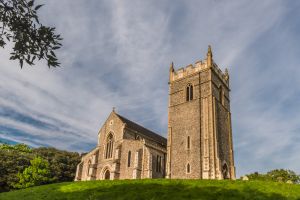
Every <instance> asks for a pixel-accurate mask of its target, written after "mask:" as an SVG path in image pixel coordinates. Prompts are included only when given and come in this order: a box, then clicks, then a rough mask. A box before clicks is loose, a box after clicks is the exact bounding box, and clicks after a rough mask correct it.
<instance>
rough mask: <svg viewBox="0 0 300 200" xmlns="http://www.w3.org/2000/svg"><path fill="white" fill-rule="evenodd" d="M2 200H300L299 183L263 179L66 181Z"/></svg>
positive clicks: (3, 196)
mask: <svg viewBox="0 0 300 200" xmlns="http://www.w3.org/2000/svg"><path fill="white" fill-rule="evenodd" d="M0 199H1V200H20V199H22V200H27V199H28V200H60V199H61V200H67V199H72V200H74V199H86V200H96V199H99V200H104V199H113V200H117V199H130V200H134V199H167V200H173V199H205V200H219V199H220V200H221V199H230V200H235V199H236V200H237V199H238V200H241V199H244V200H247V199H249V200H250V199H251V200H255V199H257V200H281V199H282V200H285V199H293V200H300V185H293V184H286V183H276V182H263V181H216V180H167V179H160V180H159V179H156V180H155V179H154V180H151V179H148V180H119V181H86V182H66V183H58V184H50V185H44V186H38V187H32V188H28V189H24V190H18V191H12V192H5V193H0Z"/></svg>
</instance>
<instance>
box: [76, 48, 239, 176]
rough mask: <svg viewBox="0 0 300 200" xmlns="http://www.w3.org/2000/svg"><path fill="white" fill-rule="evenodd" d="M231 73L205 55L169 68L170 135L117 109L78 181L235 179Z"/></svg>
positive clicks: (83, 164)
mask: <svg viewBox="0 0 300 200" xmlns="http://www.w3.org/2000/svg"><path fill="white" fill-rule="evenodd" d="M229 92H230V88H229V74H228V70H227V69H226V70H225V72H224V73H223V72H222V71H221V70H220V68H219V67H218V65H217V64H216V63H215V62H214V61H213V54H212V50H211V47H210V46H209V47H208V51H207V56H206V59H204V60H203V61H198V62H196V63H195V64H194V65H192V64H191V65H188V66H186V67H185V68H180V69H178V70H175V69H174V66H173V63H172V64H171V66H170V69H169V106H168V139H166V138H164V137H162V136H161V135H160V134H157V133H154V132H153V131H151V130H149V129H147V128H144V127H143V126H141V125H139V124H137V123H135V122H133V121H131V120H129V119H127V118H125V117H124V116H121V115H120V114H118V113H116V111H115V110H114V109H113V111H112V112H111V113H110V115H109V116H108V118H107V120H106V121H105V123H104V124H103V126H102V127H101V129H100V131H99V133H98V145H97V147H96V148H95V149H93V150H92V151H90V152H89V153H87V154H85V155H84V156H82V159H81V162H80V163H79V164H78V166H77V171H76V176H75V181H84V180H105V179H108V180H116V179H144V178H169V179H235V167H234V156H233V155H234V153H233V143H232V128H231V112H230V98H229Z"/></svg>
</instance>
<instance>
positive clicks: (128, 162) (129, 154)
mask: <svg viewBox="0 0 300 200" xmlns="http://www.w3.org/2000/svg"><path fill="white" fill-rule="evenodd" d="M130 162H131V151H128V158H127V167H130Z"/></svg>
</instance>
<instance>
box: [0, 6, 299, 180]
mask: <svg viewBox="0 0 300 200" xmlns="http://www.w3.org/2000/svg"><path fill="white" fill-rule="evenodd" d="M291 11H293V8H292V5H291V6H287V4H285V2H283V1H278V2H276V3H274V1H263V2H261V1H251V2H249V1H230V2H228V1H217V0H216V1H201V2H199V1H151V2H145V1H117V0H114V1H96V0H94V1H89V2H88V3H87V2H83V1H79V0H77V1H76V0H73V1H67V0H60V1H58V0H57V1H54V0H53V1H49V2H47V4H46V5H45V6H44V7H43V9H41V11H40V14H41V20H42V21H43V22H45V23H46V24H50V25H53V26H55V27H57V32H59V33H61V34H62V36H63V38H64V40H63V44H64V46H63V48H62V49H61V50H60V51H59V53H58V55H59V58H60V61H61V62H62V67H61V68H57V69H48V68H47V67H46V65H45V64H44V63H43V62H39V63H38V64H37V65H36V66H34V67H27V66H26V67H25V68H24V69H22V70H20V69H19V67H18V65H17V62H13V61H8V58H9V55H8V51H9V49H5V50H2V51H1V54H0V60H1V68H0V80H1V84H0V109H1V107H4V106H5V107H9V108H12V109H13V110H15V111H16V112H18V113H21V114H24V115H26V116H29V117H31V118H33V119H39V120H40V121H42V122H44V123H47V124H51V125H53V126H55V127H57V128H58V131H55V132H53V131H49V130H44V129H41V128H39V127H32V126H31V125H30V124H26V123H25V122H20V121H18V120H16V119H15V120H13V119H6V118H3V117H1V118H0V125H4V124H5V125H7V126H12V127H15V128H19V129H23V130H24V131H26V132H28V134H30V135H29V136H28V137H29V138H31V139H32V142H31V144H33V145H34V144H40V143H43V144H47V145H53V146H56V147H58V148H64V149H72V150H81V151H82V150H83V149H85V150H87V149H88V147H86V146H84V147H79V146H78V144H79V143H80V142H81V141H82V138H85V139H86V141H87V143H93V142H94V143H96V141H97V138H96V137H97V132H98V129H99V128H100V127H101V125H102V123H103V122H104V121H105V119H106V117H107V115H108V114H109V112H110V111H111V109H112V107H113V106H116V107H117V110H118V111H120V112H121V114H124V115H125V116H127V117H128V118H130V119H133V120H134V121H137V122H138V123H142V124H144V125H145V126H146V127H148V128H151V129H153V130H156V131H158V132H160V133H162V134H163V135H165V136H166V130H167V102H168V99H167V98H168V85H167V81H168V67H169V64H170V62H171V61H174V62H175V66H176V67H179V66H186V65H188V64H189V63H194V62H195V61H196V60H199V59H202V58H204V57H205V54H206V48H207V45H208V44H212V45H213V53H214V58H215V60H216V62H217V63H218V64H219V66H220V67H221V68H222V69H224V68H225V67H227V66H229V68H230V74H231V84H232V94H231V95H232V116H233V120H232V122H233V128H234V142H235V150H236V165H237V170H238V174H239V175H241V174H244V173H249V172H251V171H255V170H264V169H266V168H271V167H274V168H275V167H281V166H282V167H289V168H293V169H295V170H298V171H300V163H299V162H298V163H297V162H296V161H295V158H297V154H296V153H295V152H296V151H290V150H289V149H288V147H290V146H292V147H293V149H295V150H299V149H297V147H295V146H294V145H295V141H298V142H299V138H297V136H296V132H297V131H299V125H298V123H297V119H299V117H300V116H299V114H297V112H291V113H293V118H292V117H288V116H289V112H288V111H287V110H286V109H284V105H285V104H286V103H287V102H289V101H290V98H296V99H297V98H298V99H299V96H300V92H299V88H296V86H297V84H298V85H299V79H298V78H297V76H296V74H297V73H298V72H299V70H298V69H295V66H297V65H299V62H298V61H297V54H296V53H295V54H293V53H290V54H289V55H288V58H289V61H288V62H286V61H284V59H285V57H284V56H281V55H282V51H286V49H289V50H290V52H299V47H298V46H297V45H296V43H295V41H297V34H292V33H291V31H290V30H287V29H284V28H282V27H283V26H284V25H286V24H288V23H289V21H288V20H287V19H288V18H287V14H288V13H290V12H291ZM291 23H292V22H291ZM273 29H274V30H276V31H277V32H274V31H273ZM296 31H297V33H298V32H299V30H296ZM280 45H282V46H283V47H285V48H286V49H284V50H281V49H280V48H279V46H280ZM272 55H274V56H272ZM275 55H276V56H275ZM285 55H286V54H285ZM270 65H271V66H272V67H270ZM283 65H284V67H285V70H284V71H283V70H282V66H283ZM266 68H268V70H266ZM277 74H281V76H278V75H277ZM272 77H274V78H272ZM290 77H292V79H291V78H290ZM283 79H284V80H286V84H282V80H283ZM287 84H293V86H290V87H289V86H288V85H287ZM272 90H274V91H275V92H273V93H272V92H271V91H272ZM268 92H269V94H270V95H269V96H272V95H273V96H274V98H276V100H274V98H268V97H266V96H267V95H265V93H268ZM280 94H284V95H280ZM292 106H296V104H295V103H292ZM287 118H288V120H286V119H287ZM66 132H67V133H66ZM70 133H74V136H71V135H68V134H70ZM75 133H76V134H78V135H80V136H81V137H76V134H75ZM36 135H39V136H40V137H41V138H47V139H45V140H44V141H42V140H37V139H35V138H34V137H35V136H36ZM0 137H6V138H14V140H15V141H20V140H21V139H20V138H17V137H16V136H13V135H9V136H8V135H5V136H4V135H1V136H0ZM295 138H296V139H295ZM71 140H72V141H71ZM26 142H29V143H30V141H28V138H27V139H26ZM90 148H92V146H91V147H90ZM279 155H280V156H283V157H280V156H279ZM287 155H288V156H287ZM280 160H282V162H280Z"/></svg>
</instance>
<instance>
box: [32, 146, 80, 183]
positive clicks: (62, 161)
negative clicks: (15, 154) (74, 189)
mask: <svg viewBox="0 0 300 200" xmlns="http://www.w3.org/2000/svg"><path fill="white" fill-rule="evenodd" d="M33 152H34V153H35V154H37V155H39V156H42V157H43V158H45V159H46V160H48V162H49V163H50V166H49V167H50V171H51V177H53V181H54V182H62V181H73V180H74V178H75V173H76V167H77V164H78V163H79V162H80V155H79V154H78V153H75V152H68V151H61V150H57V149H55V148H51V147H40V148H37V149H34V150H33Z"/></svg>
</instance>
